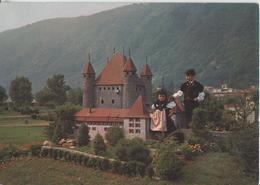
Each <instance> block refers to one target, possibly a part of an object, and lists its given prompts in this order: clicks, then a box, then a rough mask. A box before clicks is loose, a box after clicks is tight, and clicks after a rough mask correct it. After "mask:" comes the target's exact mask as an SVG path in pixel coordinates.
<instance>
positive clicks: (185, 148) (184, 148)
mask: <svg viewBox="0 0 260 185" xmlns="http://www.w3.org/2000/svg"><path fill="white" fill-rule="evenodd" d="M179 150H180V151H181V154H182V155H184V157H185V159H186V160H192V159H193V157H194V156H193V152H192V148H191V147H190V146H189V145H188V144H186V143H184V144H182V145H180V146H179Z"/></svg>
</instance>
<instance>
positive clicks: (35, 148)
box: [31, 145, 41, 156]
mask: <svg viewBox="0 0 260 185" xmlns="http://www.w3.org/2000/svg"><path fill="white" fill-rule="evenodd" d="M40 152H41V145H32V146H31V154H32V156H39V155H40Z"/></svg>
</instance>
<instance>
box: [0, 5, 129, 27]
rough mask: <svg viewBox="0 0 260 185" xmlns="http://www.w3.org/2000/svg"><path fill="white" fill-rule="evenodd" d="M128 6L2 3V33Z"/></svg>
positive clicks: (0, 8) (0, 6)
mask: <svg viewBox="0 0 260 185" xmlns="http://www.w3.org/2000/svg"><path fill="white" fill-rule="evenodd" d="M127 4H129V3H113V2H107V3H98V2H94V3H90V2H88V3H53V2H52V3H46V2H45V3H35V2H27V3H24V2H19V3H17V2H4V1H2V3H1V4H0V32H2V31H5V30H9V29H14V28H18V27H21V26H24V25H27V24H31V23H34V22H38V21H40V20H44V19H51V18H56V17H77V16H87V15H91V14H95V13H98V12H101V11H105V10H109V9H113V8H117V7H120V6H125V5H127Z"/></svg>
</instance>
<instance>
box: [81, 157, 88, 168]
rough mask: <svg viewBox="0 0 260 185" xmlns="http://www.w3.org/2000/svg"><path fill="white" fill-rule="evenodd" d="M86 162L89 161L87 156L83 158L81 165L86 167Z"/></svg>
mask: <svg viewBox="0 0 260 185" xmlns="http://www.w3.org/2000/svg"><path fill="white" fill-rule="evenodd" d="M88 160H89V157H88V156H83V160H82V161H83V165H84V166H87V164H88Z"/></svg>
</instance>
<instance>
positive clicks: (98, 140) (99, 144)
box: [93, 133, 106, 155]
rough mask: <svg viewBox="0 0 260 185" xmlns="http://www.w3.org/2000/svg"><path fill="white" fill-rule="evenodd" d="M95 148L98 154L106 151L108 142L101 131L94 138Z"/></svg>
mask: <svg viewBox="0 0 260 185" xmlns="http://www.w3.org/2000/svg"><path fill="white" fill-rule="evenodd" d="M93 149H94V152H95V154H97V155H102V154H104V152H105V151H106V144H105V142H104V139H103V137H102V136H101V135H100V134H99V133H97V135H96V136H95V138H94V140H93Z"/></svg>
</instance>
